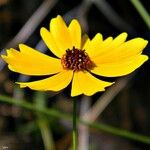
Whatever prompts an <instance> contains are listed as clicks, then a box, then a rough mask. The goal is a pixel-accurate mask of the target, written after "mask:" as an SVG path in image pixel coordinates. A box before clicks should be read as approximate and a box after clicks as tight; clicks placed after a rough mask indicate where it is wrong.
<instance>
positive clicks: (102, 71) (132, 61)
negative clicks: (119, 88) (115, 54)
mask: <svg viewBox="0 0 150 150" xmlns="http://www.w3.org/2000/svg"><path fill="white" fill-rule="evenodd" d="M146 60H148V57H147V56H146V55H137V56H134V57H132V58H129V59H127V60H124V61H120V62H116V63H113V62H112V63H104V64H98V65H97V67H95V68H93V69H92V70H91V72H92V73H95V74H97V75H101V76H106V77H116V76H123V75H127V74H129V73H131V72H133V71H134V70H136V69H137V68H138V67H140V66H141V65H142V64H143V63H144V62H145V61H146Z"/></svg>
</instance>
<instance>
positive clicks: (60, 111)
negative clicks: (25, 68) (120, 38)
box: [0, 0, 150, 150]
mask: <svg viewBox="0 0 150 150" xmlns="http://www.w3.org/2000/svg"><path fill="white" fill-rule="evenodd" d="M138 2H139V1H138V0H121V1H116V0H76V1H71V0H28V1H27V0H0V49H1V50H0V52H1V54H2V53H4V50H5V49H6V48H10V47H14V48H16V49H18V44H19V43H25V44H28V45H29V46H31V47H36V48H37V49H39V50H40V51H42V52H43V53H47V52H48V49H47V48H46V46H45V45H44V43H43V42H42V41H41V37H40V34H39V31H40V28H41V27H42V26H45V27H47V28H48V25H49V21H50V19H51V18H53V17H56V16H57V15H58V14H60V15H62V16H63V17H64V19H65V20H66V22H67V23H69V22H70V20H71V19H72V18H77V19H78V20H79V22H80V23H81V25H82V28H83V31H84V32H87V33H88V34H89V36H90V38H92V37H93V36H94V35H95V34H96V33H97V32H100V33H102V34H103V36H104V39H105V38H106V37H108V36H113V37H116V36H117V35H118V34H120V33H122V32H127V33H128V34H129V36H128V39H131V38H134V37H142V38H144V39H147V40H149V41H150V16H149V12H150V7H149V1H147V0H141V4H142V5H140V4H139V3H138ZM142 6H143V7H145V9H143V8H142ZM145 11H147V13H148V15H146V12H145ZM144 53H145V54H147V55H150V45H148V46H147V47H146V49H145V51H144ZM149 68H150V62H149V61H148V62H146V63H145V64H144V65H143V66H142V67H141V68H140V69H138V70H137V71H136V72H135V73H133V74H131V75H128V76H127V77H122V78H108V79H106V80H108V81H110V80H111V81H116V85H115V86H113V87H111V88H108V89H107V91H106V92H105V93H97V94H95V95H94V96H92V97H83V96H78V97H77V100H78V112H79V113H78V116H79V117H80V118H81V119H82V120H83V119H85V116H84V113H86V112H89V113H87V116H88V117H87V118H88V119H89V120H88V121H89V122H90V123H91V124H88V123H87V124H86V123H84V124H86V125H90V128H88V127H87V126H83V124H82V125H81V124H79V150H86V149H89V150H99V149H101V150H120V149H121V150H146V149H147V150H148V149H149V148H150V147H149V144H150V137H148V136H150V130H149V129H150V115H149V114H150V69H149ZM0 70H1V71H0V150H4V149H8V150H35V149H37V150H44V149H45V150H68V149H71V144H72V141H71V140H72V139H71V138H72V136H71V134H72V133H71V129H72V124H71V122H70V121H69V120H70V117H71V116H70V115H71V112H72V100H71V98H70V96H69V95H70V88H67V89H65V90H64V91H62V92H60V93H42V92H35V91H32V90H29V89H19V87H18V86H16V85H15V84H14V82H15V81H18V80H22V81H23V80H24V81H29V80H30V81H31V80H33V78H32V77H27V76H23V75H20V74H17V73H13V72H10V71H9V70H8V68H7V66H6V65H5V63H4V62H3V61H2V60H1V59H0ZM36 79H38V78H36ZM34 80H35V78H34ZM83 84H84V83H83ZM96 106H100V107H96ZM90 108H92V110H91V109H90ZM89 110H91V111H89ZM95 121H96V123H97V124H94V123H95ZM101 123H103V124H101ZM107 125H109V126H107ZM114 127H115V128H114ZM130 131H131V132H132V133H133V132H134V133H137V134H142V135H144V136H139V135H137V134H132V133H131V132H130ZM145 136H147V137H145Z"/></svg>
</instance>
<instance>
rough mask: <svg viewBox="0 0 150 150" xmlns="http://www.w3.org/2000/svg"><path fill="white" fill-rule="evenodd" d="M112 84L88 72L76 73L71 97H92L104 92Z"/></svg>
mask: <svg viewBox="0 0 150 150" xmlns="http://www.w3.org/2000/svg"><path fill="white" fill-rule="evenodd" d="M112 84H113V83H110V82H105V81H102V80H99V79H97V78H95V77H94V76H93V75H91V74H90V73H89V72H87V71H84V72H83V71H78V72H75V73H74V77H73V81H72V89H71V96H77V95H80V94H85V95H87V96H91V95H93V94H95V93H96V92H98V91H104V90H105V87H107V86H110V85H112Z"/></svg>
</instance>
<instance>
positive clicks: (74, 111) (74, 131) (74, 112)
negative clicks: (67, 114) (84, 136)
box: [72, 99, 77, 150]
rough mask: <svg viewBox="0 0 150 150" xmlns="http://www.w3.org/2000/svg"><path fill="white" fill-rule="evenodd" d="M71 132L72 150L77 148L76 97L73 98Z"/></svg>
mask: <svg viewBox="0 0 150 150" xmlns="http://www.w3.org/2000/svg"><path fill="white" fill-rule="evenodd" d="M72 121H73V133H72V140H73V150H77V102H76V99H73V115H72Z"/></svg>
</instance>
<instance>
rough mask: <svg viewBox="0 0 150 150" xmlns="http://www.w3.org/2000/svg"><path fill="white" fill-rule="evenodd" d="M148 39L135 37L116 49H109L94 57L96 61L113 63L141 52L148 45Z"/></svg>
mask: <svg viewBox="0 0 150 150" xmlns="http://www.w3.org/2000/svg"><path fill="white" fill-rule="evenodd" d="M147 43H148V41H146V40H144V39H142V38H135V39H132V40H130V41H127V42H125V43H123V44H122V45H120V46H119V47H116V48H114V49H108V52H106V53H103V54H102V55H97V56H95V58H94V61H95V62H96V63H105V62H106V63H107V62H108V63H109V62H110V63H111V62H114V61H115V62H118V61H122V60H123V59H126V58H129V57H133V56H135V55H137V54H141V53H142V51H143V49H144V48H145V47H146V45H147Z"/></svg>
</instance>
